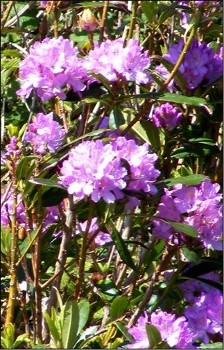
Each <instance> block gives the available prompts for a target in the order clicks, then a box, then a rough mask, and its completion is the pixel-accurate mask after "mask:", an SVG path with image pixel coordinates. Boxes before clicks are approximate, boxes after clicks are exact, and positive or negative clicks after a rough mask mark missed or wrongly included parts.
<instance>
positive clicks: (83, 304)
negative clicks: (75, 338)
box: [78, 300, 89, 334]
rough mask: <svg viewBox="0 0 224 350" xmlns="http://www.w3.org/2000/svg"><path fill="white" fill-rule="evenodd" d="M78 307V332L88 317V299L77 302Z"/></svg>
mask: <svg viewBox="0 0 224 350" xmlns="http://www.w3.org/2000/svg"><path fill="white" fill-rule="evenodd" d="M78 307H79V327H78V334H80V332H81V331H82V330H83V328H84V327H85V325H86V322H87V321H88V318H89V302H88V300H81V301H80V302H79V303H78Z"/></svg>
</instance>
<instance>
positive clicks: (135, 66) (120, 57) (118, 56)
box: [84, 38, 150, 84]
mask: <svg viewBox="0 0 224 350" xmlns="http://www.w3.org/2000/svg"><path fill="white" fill-rule="evenodd" d="M149 65H150V59H149V58H148V57H147V51H145V52H142V47H141V46H139V44H138V41H137V40H134V39H130V40H129V41H128V43H127V45H126V46H125V47H124V40H123V39H121V38H119V39H115V40H113V41H111V40H106V41H105V42H103V43H101V44H98V43H96V44H95V46H94V49H93V50H90V52H89V54H88V56H87V57H86V58H85V63H84V66H85V68H86V69H87V70H88V71H89V72H90V73H91V72H93V73H100V74H102V75H103V76H104V77H105V78H107V79H108V80H109V81H111V82H114V81H118V80H119V79H124V80H126V81H135V82H136V83H137V84H147V83H148V82H149V81H150V78H149V74H148V72H147V71H146V70H147V69H148V68H149Z"/></svg>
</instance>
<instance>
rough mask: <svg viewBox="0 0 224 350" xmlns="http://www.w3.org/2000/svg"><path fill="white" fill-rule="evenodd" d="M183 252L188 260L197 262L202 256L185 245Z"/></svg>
mask: <svg viewBox="0 0 224 350" xmlns="http://www.w3.org/2000/svg"><path fill="white" fill-rule="evenodd" d="M182 252H183V254H184V256H185V258H186V259H187V260H188V261H191V262H193V263H195V264H198V263H199V261H200V258H199V256H198V254H197V253H195V252H194V251H193V250H190V249H189V248H188V247H183V248H182Z"/></svg>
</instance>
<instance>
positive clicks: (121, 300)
mask: <svg viewBox="0 0 224 350" xmlns="http://www.w3.org/2000/svg"><path fill="white" fill-rule="evenodd" d="M127 306H128V297H127V296H126V295H122V296H118V297H116V298H115V299H114V300H113V302H112V304H111V309H110V318H109V322H111V321H114V320H116V319H118V318H119V317H121V316H123V313H124V312H125V311H126V309H127Z"/></svg>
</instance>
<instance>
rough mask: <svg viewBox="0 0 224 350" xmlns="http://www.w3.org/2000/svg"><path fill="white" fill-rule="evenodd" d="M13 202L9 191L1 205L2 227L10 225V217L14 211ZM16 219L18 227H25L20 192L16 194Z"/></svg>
mask: <svg viewBox="0 0 224 350" xmlns="http://www.w3.org/2000/svg"><path fill="white" fill-rule="evenodd" d="M13 203H14V199H13V194H12V192H11V191H10V192H9V194H8V196H7V198H6V199H5V201H4V202H3V203H2V205H1V224H2V225H3V226H4V227H7V226H8V225H11V219H12V215H13V213H14V207H13ZM16 221H17V225H18V226H19V227H26V215H25V207H24V204H23V202H22V196H21V194H18V195H17V206H16Z"/></svg>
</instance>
